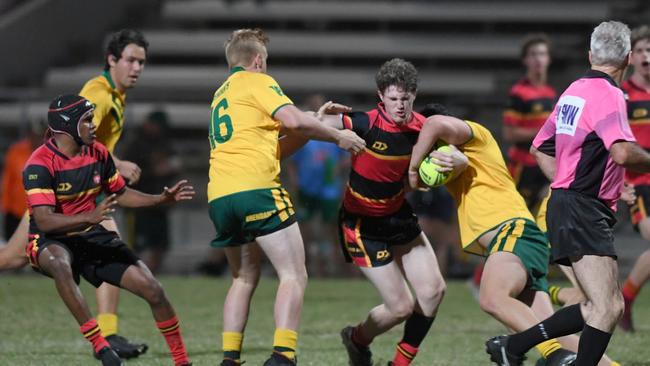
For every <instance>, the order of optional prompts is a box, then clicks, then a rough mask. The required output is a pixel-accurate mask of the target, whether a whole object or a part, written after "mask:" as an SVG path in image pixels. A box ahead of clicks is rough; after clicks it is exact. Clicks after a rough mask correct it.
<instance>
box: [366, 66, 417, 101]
mask: <svg viewBox="0 0 650 366" xmlns="http://www.w3.org/2000/svg"><path fill="white" fill-rule="evenodd" d="M375 82H376V83H377V90H379V91H380V92H381V93H383V92H384V91H386V88H388V87H389V86H391V85H394V86H397V87H399V88H401V89H403V90H405V91H407V92H411V93H415V92H416V91H417V90H418V71H417V70H416V69H415V66H413V64H412V63H410V62H408V61H405V60H402V59H401V58H394V59H392V60H389V61H386V62H384V64H383V65H381V67H380V68H379V71H378V72H377V75H376V76H375Z"/></svg>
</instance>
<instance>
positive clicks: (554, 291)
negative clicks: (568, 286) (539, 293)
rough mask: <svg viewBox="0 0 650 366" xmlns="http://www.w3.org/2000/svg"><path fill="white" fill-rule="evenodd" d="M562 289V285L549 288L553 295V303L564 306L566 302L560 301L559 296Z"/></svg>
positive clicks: (549, 292)
mask: <svg viewBox="0 0 650 366" xmlns="http://www.w3.org/2000/svg"><path fill="white" fill-rule="evenodd" d="M561 290H562V287H560V286H550V287H549V288H548V294H549V295H551V302H552V303H553V304H555V305H558V306H564V303H563V302H562V301H560V299H559V297H558V296H559V295H560V291H561Z"/></svg>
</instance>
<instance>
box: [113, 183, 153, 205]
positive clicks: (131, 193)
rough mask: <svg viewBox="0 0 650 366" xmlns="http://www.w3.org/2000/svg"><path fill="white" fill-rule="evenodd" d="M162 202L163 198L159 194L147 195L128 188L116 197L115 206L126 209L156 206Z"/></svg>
mask: <svg viewBox="0 0 650 366" xmlns="http://www.w3.org/2000/svg"><path fill="white" fill-rule="evenodd" d="M163 200H164V199H163V196H162V195H160V194H147V193H144V192H140V191H138V190H135V189H131V188H128V187H127V188H126V189H125V191H124V193H122V194H121V195H119V196H117V204H118V205H120V206H122V207H128V208H138V207H151V206H157V205H159V204H161V203H162V202H163Z"/></svg>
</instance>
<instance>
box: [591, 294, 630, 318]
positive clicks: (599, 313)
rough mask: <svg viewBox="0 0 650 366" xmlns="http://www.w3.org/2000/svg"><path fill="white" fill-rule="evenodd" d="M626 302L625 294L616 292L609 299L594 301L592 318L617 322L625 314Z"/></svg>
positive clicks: (592, 303)
mask: <svg viewBox="0 0 650 366" xmlns="http://www.w3.org/2000/svg"><path fill="white" fill-rule="evenodd" d="M624 309H625V303H624V301H623V296H622V295H620V294H614V295H612V296H611V297H610V298H608V299H607V301H592V302H591V308H590V313H591V314H590V315H591V316H590V318H591V319H602V320H605V321H606V322H616V321H618V319H620V317H621V316H622V315H623V311H624Z"/></svg>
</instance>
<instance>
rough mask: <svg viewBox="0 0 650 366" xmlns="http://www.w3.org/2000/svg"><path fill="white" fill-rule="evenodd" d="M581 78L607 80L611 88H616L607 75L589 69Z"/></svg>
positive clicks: (612, 80)
mask: <svg viewBox="0 0 650 366" xmlns="http://www.w3.org/2000/svg"><path fill="white" fill-rule="evenodd" d="M583 78H585V79H598V78H601V79H605V80H607V82H609V83H610V84H612V86H614V87H617V88H618V85H616V82H615V81H614V79H612V77H611V76H609V74H607V73H604V72H602V71H598V70H593V69H590V70H589V71H587V73H586V74H585V76H583Z"/></svg>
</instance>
